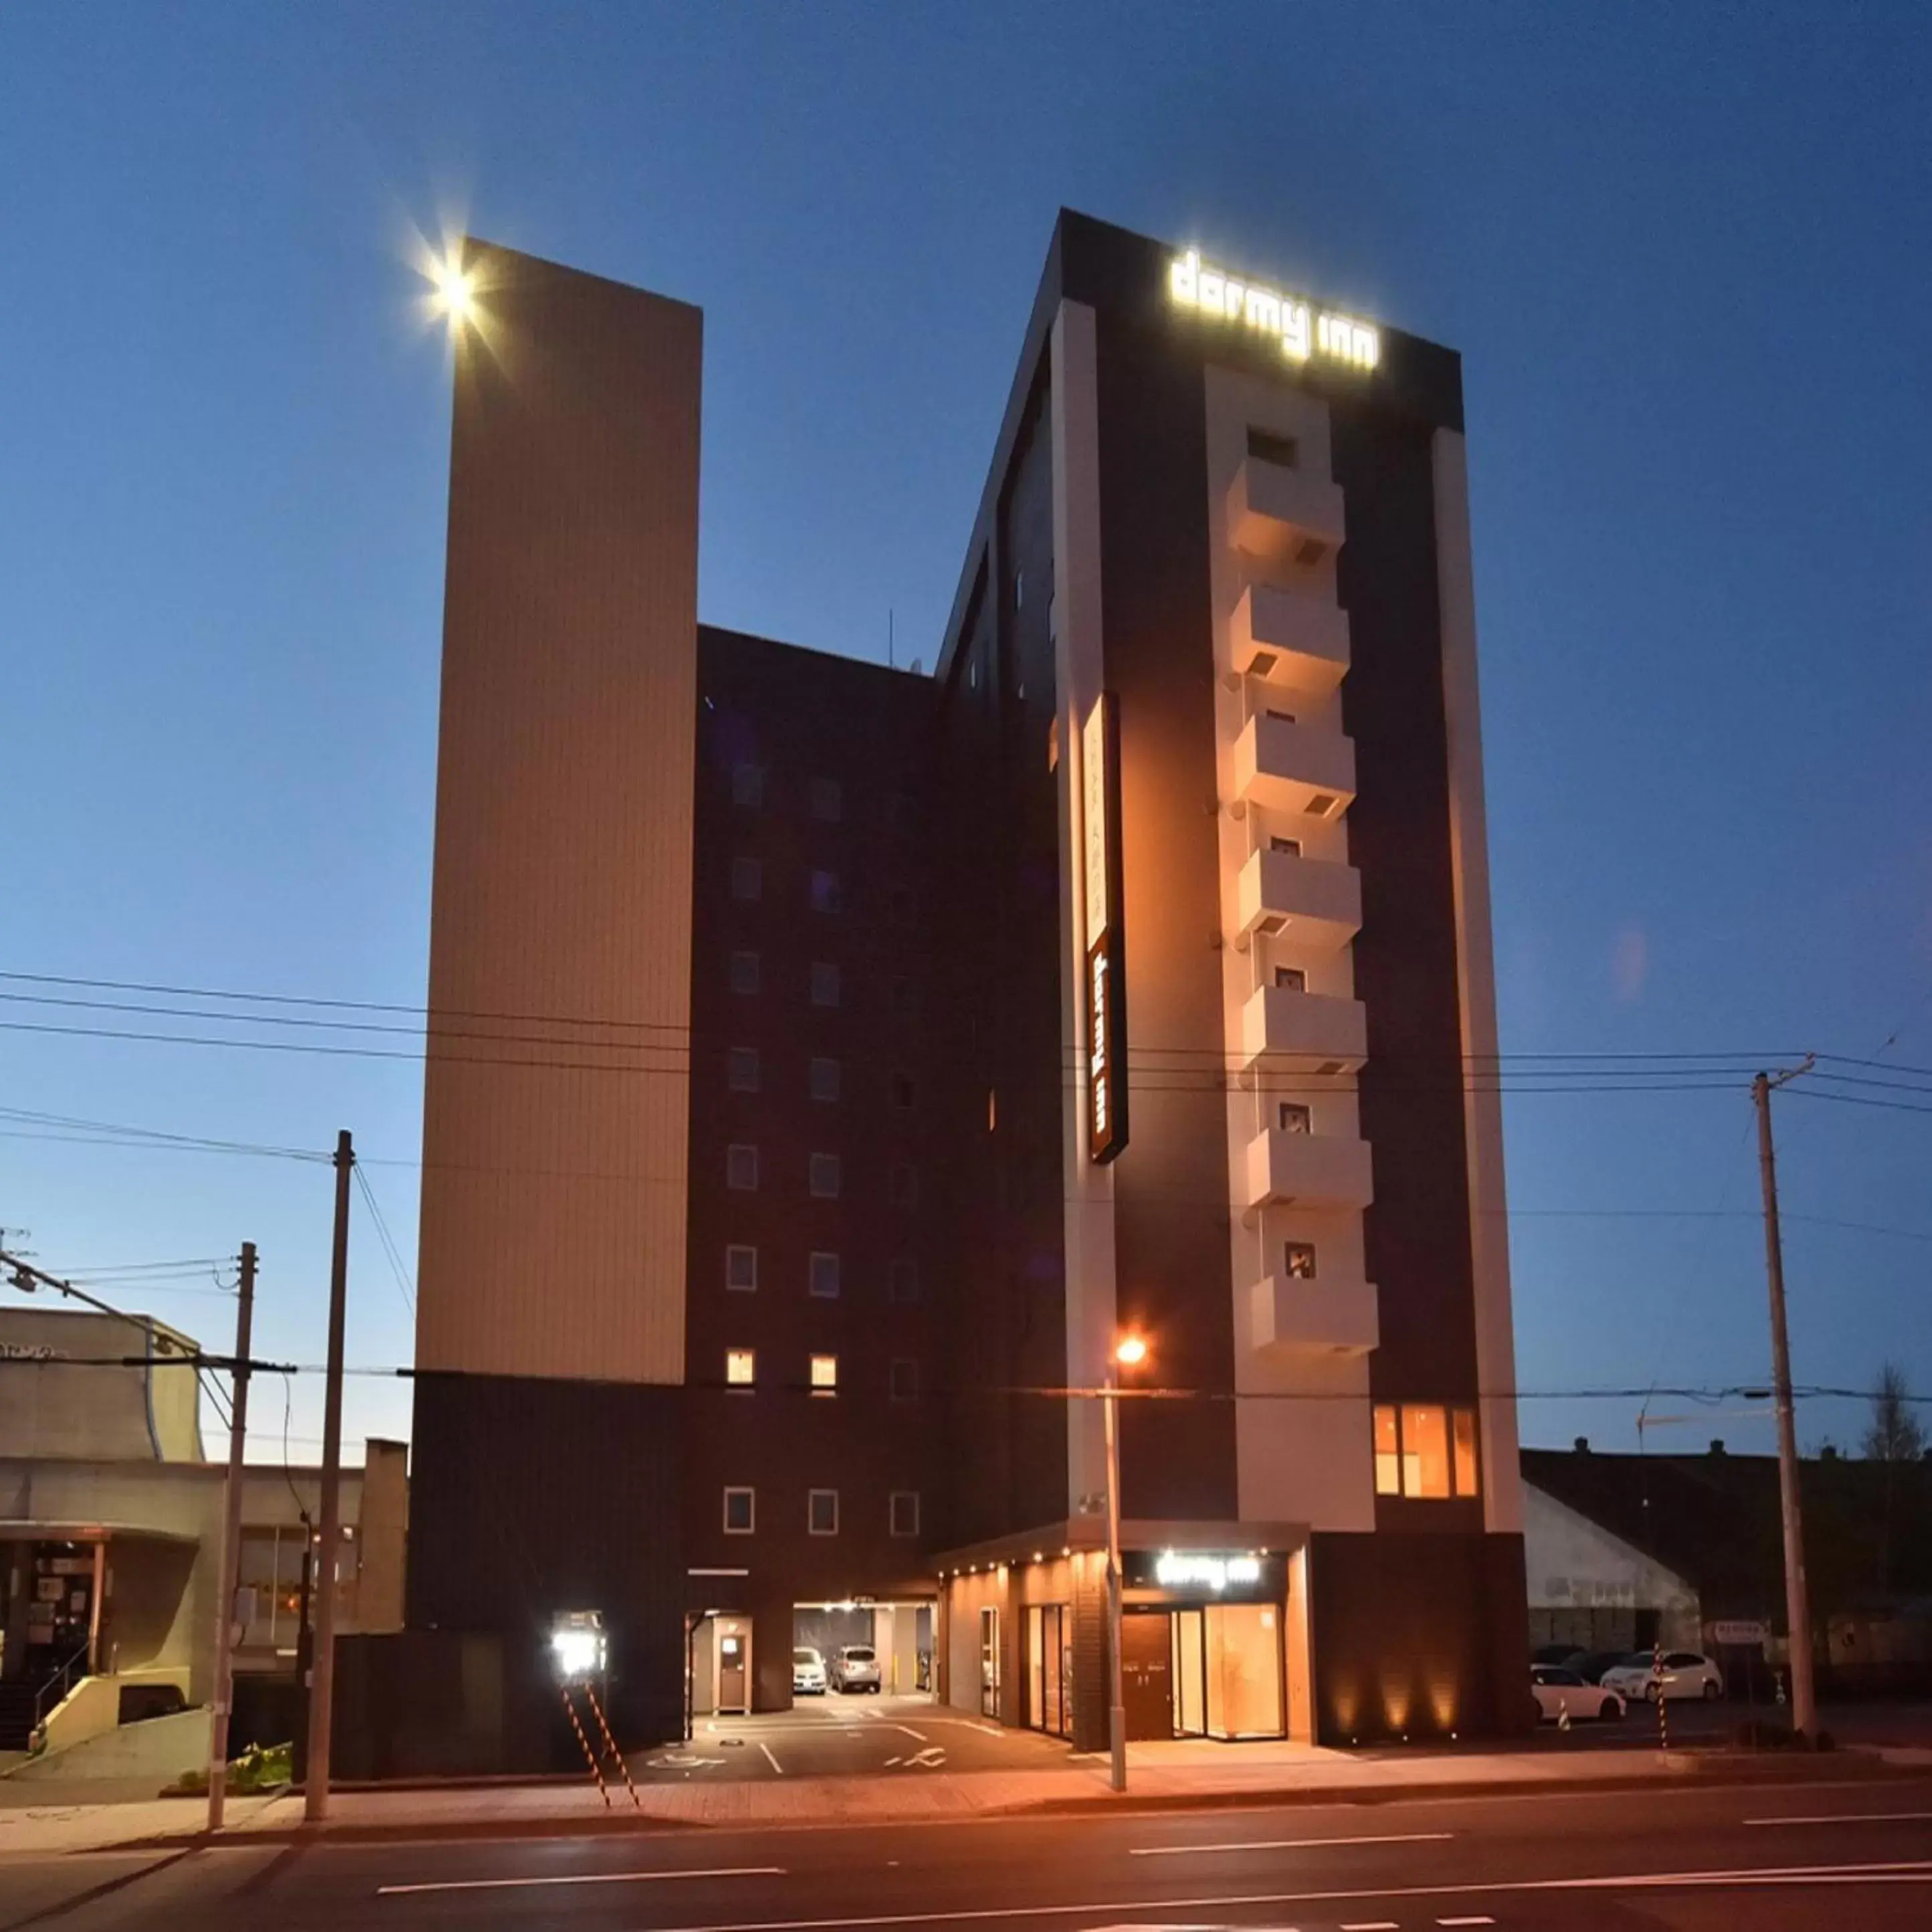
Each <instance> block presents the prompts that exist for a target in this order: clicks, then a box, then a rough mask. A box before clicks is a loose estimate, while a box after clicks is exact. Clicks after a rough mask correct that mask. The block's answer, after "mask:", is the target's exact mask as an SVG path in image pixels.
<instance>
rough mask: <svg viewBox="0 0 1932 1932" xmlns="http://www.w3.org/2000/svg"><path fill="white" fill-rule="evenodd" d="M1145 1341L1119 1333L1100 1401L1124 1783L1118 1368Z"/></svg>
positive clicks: (1110, 1639)
mask: <svg viewBox="0 0 1932 1932" xmlns="http://www.w3.org/2000/svg"><path fill="white" fill-rule="evenodd" d="M1147 1357H1148V1345H1147V1343H1145V1341H1144V1340H1142V1338H1141V1337H1139V1336H1138V1335H1123V1336H1122V1337H1121V1338H1120V1339H1119V1340H1118V1341H1117V1342H1116V1343H1115V1344H1114V1347H1113V1352H1112V1354H1111V1355H1109V1357H1108V1358H1107V1379H1106V1384H1105V1385H1104V1388H1103V1392H1102V1395H1101V1398H1100V1406H1101V1409H1102V1411H1103V1414H1104V1415H1105V1418H1106V1425H1107V1737H1108V1744H1109V1749H1110V1751H1111V1752H1112V1775H1111V1778H1110V1780H1109V1781H1110V1782H1111V1783H1112V1786H1113V1787H1114V1789H1115V1790H1116V1791H1124V1790H1127V1697H1126V1693H1125V1691H1124V1689H1123V1688H1122V1685H1121V1418H1120V1407H1121V1403H1120V1393H1119V1391H1120V1371H1121V1370H1122V1369H1134V1368H1138V1367H1139V1366H1140V1365H1141V1364H1142V1363H1143V1362H1144V1361H1146V1360H1147Z"/></svg>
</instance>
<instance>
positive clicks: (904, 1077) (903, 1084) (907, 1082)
mask: <svg viewBox="0 0 1932 1932" xmlns="http://www.w3.org/2000/svg"><path fill="white" fill-rule="evenodd" d="M912 1103H913V1084H912V1076H911V1075H910V1073H895V1074H894V1075H893V1076H892V1105H893V1106H895V1107H896V1108H898V1110H899V1112H901V1113H902V1114H909V1113H910V1112H912Z"/></svg>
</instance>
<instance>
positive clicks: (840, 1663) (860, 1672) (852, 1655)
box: [832, 1643, 879, 1691]
mask: <svg viewBox="0 0 1932 1932" xmlns="http://www.w3.org/2000/svg"><path fill="white" fill-rule="evenodd" d="M832 1688H833V1689H834V1690H835V1691H877V1689H878V1688H879V1653H878V1652H877V1651H875V1650H874V1649H873V1648H872V1646H871V1645H870V1644H869V1643H848V1644H847V1645H846V1646H845V1647H844V1649H842V1650H841V1651H840V1652H839V1653H838V1655H837V1656H836V1657H835V1658H833V1659H832Z"/></svg>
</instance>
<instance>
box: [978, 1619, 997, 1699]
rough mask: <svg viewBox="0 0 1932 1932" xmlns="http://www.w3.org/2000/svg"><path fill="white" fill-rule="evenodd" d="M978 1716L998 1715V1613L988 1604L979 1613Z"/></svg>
mask: <svg viewBox="0 0 1932 1932" xmlns="http://www.w3.org/2000/svg"><path fill="white" fill-rule="evenodd" d="M998 1715H1000V1613H999V1611H998V1609H997V1608H996V1607H995V1606H994V1605H992V1604H987V1605H986V1606H984V1607H983V1608H982V1609H981V1610H980V1716H982V1717H983V1718H997V1717H998Z"/></svg>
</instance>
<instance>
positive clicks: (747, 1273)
mask: <svg viewBox="0 0 1932 1932" xmlns="http://www.w3.org/2000/svg"><path fill="white" fill-rule="evenodd" d="M724 1286H726V1287H727V1289H733V1290H734V1291H735V1292H737V1293H739V1294H741V1295H748V1294H751V1293H754V1292H756V1290H757V1286H758V1251H757V1249H756V1248H754V1247H746V1246H745V1245H744V1244H742V1243H734V1244H733V1245H732V1246H731V1247H728V1248H727V1249H726V1250H724Z"/></svg>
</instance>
